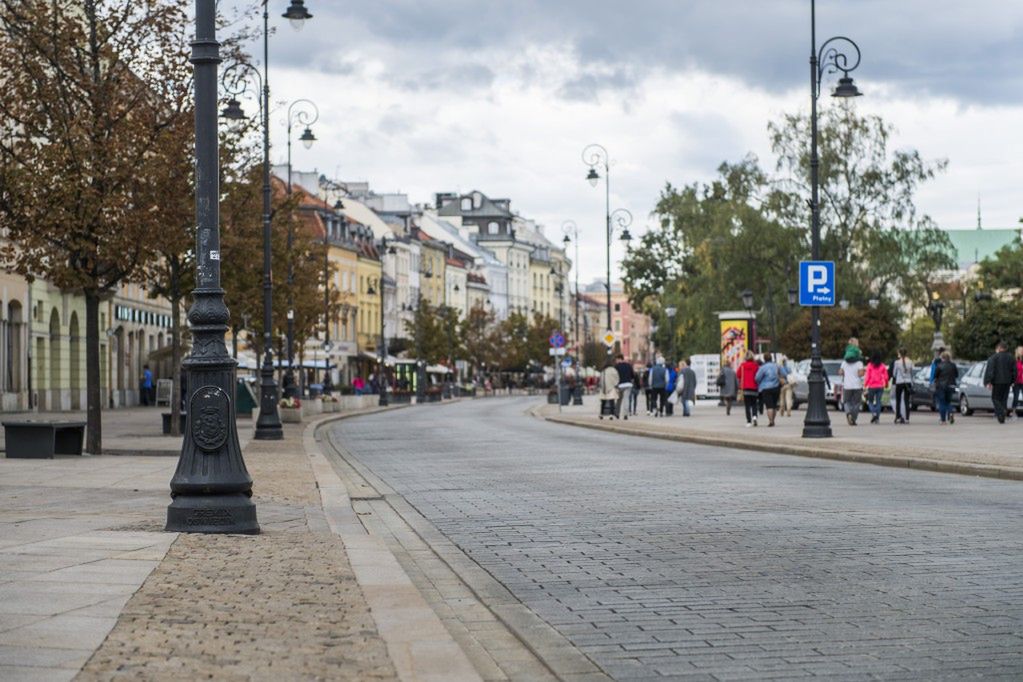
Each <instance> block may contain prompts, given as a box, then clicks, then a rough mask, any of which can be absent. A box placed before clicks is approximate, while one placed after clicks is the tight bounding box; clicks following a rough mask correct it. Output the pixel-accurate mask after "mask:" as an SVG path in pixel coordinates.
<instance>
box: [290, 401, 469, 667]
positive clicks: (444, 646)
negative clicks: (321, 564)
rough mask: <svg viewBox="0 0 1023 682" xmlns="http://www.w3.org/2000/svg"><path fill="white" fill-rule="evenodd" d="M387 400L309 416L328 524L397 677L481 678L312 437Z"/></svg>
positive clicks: (311, 450)
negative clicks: (358, 510) (365, 519)
mask: <svg viewBox="0 0 1023 682" xmlns="http://www.w3.org/2000/svg"><path fill="white" fill-rule="evenodd" d="M402 407H405V406H404V405H401V406H393V407H392V406H388V407H379V408H371V409H367V410H360V411H358V412H353V413H348V414H329V415H322V416H319V417H318V418H314V419H312V420H309V422H308V424H307V425H306V427H305V429H304V431H303V435H302V443H303V447H304V449H305V452H306V455H307V456H308V457H309V458H310V464H311V466H312V469H313V474H314V476H315V478H316V484H317V487H318V488H319V492H320V500H321V504H322V507H323V511H324V514H325V515H326V517H327V524H328V525H329V526H330V530H331V532H333V533H334V534H335V535H336V536H337V537H338V538H340V539H341V542H342V544H343V545H344V548H345V552H346V553H347V555H348V561H349V563H350V564H351V566H352V570H353V572H354V573H355V579H356V582H357V583H358V585H359V587H360V588H361V589H362V593H363V596H364V597H365V599H366V602H367V603H368V604H369V608H370V614H371V615H372V617H373V620H374V621H375V622H376V625H377V630H378V632H379V633H380V636H381V638H382V639H383V640H384V643H385V645H386V647H387V651H388V654H389V655H390V657H391V661H392V662H393V664H394V667H395V669H396V671H397V673H398V677H399V678H400V679H402V680H409V681H412V680H424V681H430V680H436V681H437V682H442V681H443V682H447V681H451V682H459V681H461V680H466V681H472V682H475V681H477V680H482V678H481V677H480V675H479V674H478V673H477V671H476V669H475V668H474V667H473V665H472V663H471V662H470V661H469V658H468V657H467V656H466V654H465V652H464V651H462V649H461V647H460V646H459V645H458V643H457V642H456V641H455V639H454V638H453V637H452V636H451V634H450V633H449V632H448V630H447V628H445V627H444V624H443V623H442V622H441V620H440V618H439V617H438V616H437V614H436V613H435V612H434V611H433V609H431V608H430V606H429V604H427V602H426V600H425V599H424V597H423V596H422V595H421V594H420V593H419V591H418V589H416V587H415V585H414V584H413V582H412V579H411V578H410V577H409V576H408V574H407V573H406V572H405V571H404V569H403V568H402V567H401V565H400V564H399V563H398V560H397V558H396V557H395V556H394V554H393V553H392V552H391V551H390V549H389V548H388V547H387V545H386V543H385V542H384V541H383V539H381V538H379V537H376V536H374V535H370V534H369V532H368V531H367V530H366V528H365V527H364V526H363V525H362V523H361V522H360V521H359V518H358V515H357V514H356V512H355V509H354V508H353V506H352V500H351V498H350V497H349V494H348V489H347V487H346V485H345V482H344V481H343V480H342V479H341V477H340V476H339V475H338V473H337V472H336V471H335V470H334V468H333V466H332V465H331V464H330V462H329V461H328V460H327V457H326V455H325V454H324V453H323V452H322V451H321V449H320V445H319V441H318V439H317V437H316V435H317V432H318V431H319V429H320V428H321V427H323V426H325V425H327V424H330V423H332V422H335V421H340V420H343V419H349V418H352V417H357V416H363V415H369V414H375V413H378V412H384V411H390V410H395V409H401V408H402Z"/></svg>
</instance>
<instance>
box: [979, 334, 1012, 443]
mask: <svg viewBox="0 0 1023 682" xmlns="http://www.w3.org/2000/svg"><path fill="white" fill-rule="evenodd" d="M1015 379H1016V361H1015V360H1014V359H1013V358H1012V356H1011V355H1009V349H1008V347H1007V346H1006V345H1005V342H1004V341H1001V342H999V343H998V347H997V348H995V354H994V355H992V356H991V357H990V358H988V360H987V367H986V368H985V369H984V385H985V386H987V387H988V390H990V391H991V402H992V403H994V405H995V417H997V418H998V423H999V424H1004V423H1005V413H1006V411H1007V410H1008V405H1007V404H1006V403H1007V402H1008V400H1009V391H1010V390H1012V382H1013V381H1015Z"/></svg>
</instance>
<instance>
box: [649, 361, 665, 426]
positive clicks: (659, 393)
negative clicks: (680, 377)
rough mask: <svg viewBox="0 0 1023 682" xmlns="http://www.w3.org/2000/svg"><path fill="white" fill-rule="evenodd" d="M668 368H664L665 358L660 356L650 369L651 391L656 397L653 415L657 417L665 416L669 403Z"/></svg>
mask: <svg viewBox="0 0 1023 682" xmlns="http://www.w3.org/2000/svg"><path fill="white" fill-rule="evenodd" d="M667 388H668V368H667V367H665V366H664V356H662V355H658V356H657V361H656V362H654V364H653V366H652V367H651V368H650V391H651V393H652V394H653V397H654V406H653V408H654V409H653V413H654V416H655V417H660V416H663V415H664V407H665V405H667V402H668V392H667V390H666V389H667Z"/></svg>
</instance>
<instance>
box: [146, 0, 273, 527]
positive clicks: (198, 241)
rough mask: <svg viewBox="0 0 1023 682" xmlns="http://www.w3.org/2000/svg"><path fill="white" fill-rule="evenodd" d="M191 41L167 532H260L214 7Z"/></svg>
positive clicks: (200, 4)
mask: <svg viewBox="0 0 1023 682" xmlns="http://www.w3.org/2000/svg"><path fill="white" fill-rule="evenodd" d="M195 10H196V11H195V39H194V40H193V41H192V53H191V57H190V61H191V62H192V64H193V65H194V67H195V76H194V83H195V85H194V87H195V224H196V231H195V285H196V286H195V289H194V291H193V292H192V306H191V307H190V308H189V310H188V322H189V325H190V327H191V330H192V339H193V341H192V350H191V352H190V353H189V355H188V357H187V358H186V359H185V361H184V362H183V363H182V367H183V369H184V371H185V374H186V377H187V382H188V383H187V385H188V390H189V396H188V398H187V403H186V404H187V412H186V420H185V435H184V438H183V440H182V443H181V455H180V457H179V458H178V466H177V469H176V470H175V472H174V476H173V477H172V478H171V481H170V490H171V503H170V505H169V506H168V507H167V525H166V529H167V530H168V531H174V532H192V533H249V534H253V533H258V532H259V523H258V521H257V520H256V505H255V504H254V503H253V502H252V477H251V476H249V472H248V470H247V469H246V467H245V461H244V459H243V458H242V451H241V445H240V444H239V442H238V429H237V424H236V422H235V418H236V415H235V403H234V399H233V396H234V391H235V379H236V369H237V362H236V361H235V360H233V359H232V358H231V356H230V355H228V353H227V345H226V344H225V341H224V338H225V334H226V332H227V328H228V327H227V323H228V321H229V319H230V313H229V312H228V309H227V305H225V303H224V290H223V289H222V288H221V286H220V262H221V259H220V159H219V154H220V150H219V140H218V133H217V100H218V97H217V70H218V65H219V64H220V61H221V59H220V43H219V42H218V41H217V33H216V23H217V22H216V19H217V4H216V0H196V3H195Z"/></svg>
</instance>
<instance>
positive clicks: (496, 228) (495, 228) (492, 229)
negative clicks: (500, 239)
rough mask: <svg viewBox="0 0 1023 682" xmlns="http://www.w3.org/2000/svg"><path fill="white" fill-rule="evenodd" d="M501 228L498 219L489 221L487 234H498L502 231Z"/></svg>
mask: <svg viewBox="0 0 1023 682" xmlns="http://www.w3.org/2000/svg"><path fill="white" fill-rule="evenodd" d="M500 230H501V226H500V225H499V224H498V222H497V221H496V220H491V221H490V222H489V223H487V234H497V233H498V232H500Z"/></svg>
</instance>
